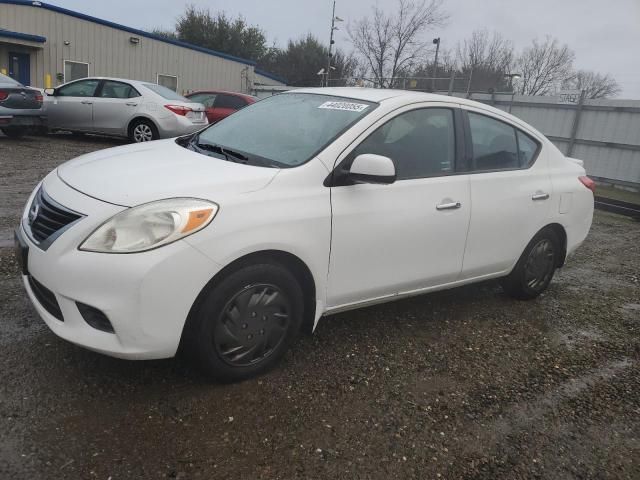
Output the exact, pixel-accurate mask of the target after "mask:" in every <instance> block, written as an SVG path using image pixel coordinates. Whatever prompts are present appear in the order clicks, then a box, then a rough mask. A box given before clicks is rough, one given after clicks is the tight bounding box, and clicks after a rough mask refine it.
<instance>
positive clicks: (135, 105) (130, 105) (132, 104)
mask: <svg viewBox="0 0 640 480" xmlns="http://www.w3.org/2000/svg"><path fill="white" fill-rule="evenodd" d="M125 105H126V106H128V107H137V106H138V104H137V103H135V102H127V103H125Z"/></svg>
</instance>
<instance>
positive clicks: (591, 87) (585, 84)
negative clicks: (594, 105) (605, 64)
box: [563, 70, 621, 98]
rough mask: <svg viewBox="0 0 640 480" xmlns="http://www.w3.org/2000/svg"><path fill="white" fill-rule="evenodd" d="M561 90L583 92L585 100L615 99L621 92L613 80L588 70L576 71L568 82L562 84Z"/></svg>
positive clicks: (608, 76)
mask: <svg viewBox="0 0 640 480" xmlns="http://www.w3.org/2000/svg"><path fill="white" fill-rule="evenodd" d="M563 88H571V89H575V90H584V91H585V96H586V98H609V97H615V96H616V95H618V94H619V93H620V91H621V89H620V85H618V82H616V80H615V78H613V77H611V76H610V75H608V74H607V75H602V74H600V73H597V72H591V71H588V70H578V71H577V72H576V73H575V75H574V77H573V78H572V79H571V80H570V81H567V82H565V83H564V85H563Z"/></svg>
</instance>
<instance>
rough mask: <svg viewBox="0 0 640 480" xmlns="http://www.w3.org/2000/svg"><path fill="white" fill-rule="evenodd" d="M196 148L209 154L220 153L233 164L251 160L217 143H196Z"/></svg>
mask: <svg viewBox="0 0 640 480" xmlns="http://www.w3.org/2000/svg"><path fill="white" fill-rule="evenodd" d="M195 146H196V147H198V148H199V149H200V150H208V151H209V152H214V153H219V154H220V155H223V156H224V157H225V158H226V159H227V160H229V161H231V162H239V163H246V162H247V161H248V160H249V157H247V156H246V155H243V154H242V153H240V152H236V151H234V150H231V149H228V148H226V147H222V146H220V145H217V144H215V143H195Z"/></svg>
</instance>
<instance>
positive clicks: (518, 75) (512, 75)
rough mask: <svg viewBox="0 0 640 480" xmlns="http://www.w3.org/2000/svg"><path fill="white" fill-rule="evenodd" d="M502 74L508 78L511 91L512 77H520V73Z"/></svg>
mask: <svg viewBox="0 0 640 480" xmlns="http://www.w3.org/2000/svg"><path fill="white" fill-rule="evenodd" d="M504 76H505V77H507V78H508V79H509V90H511V92H513V79H514V78H520V77H521V75H520V74H519V73H505V75H504Z"/></svg>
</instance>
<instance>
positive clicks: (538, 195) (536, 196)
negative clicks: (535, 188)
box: [531, 192, 549, 200]
mask: <svg viewBox="0 0 640 480" xmlns="http://www.w3.org/2000/svg"><path fill="white" fill-rule="evenodd" d="M547 198H549V194H548V193H542V192H540V193H534V194H533V195H532V196H531V200H546V199H547Z"/></svg>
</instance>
